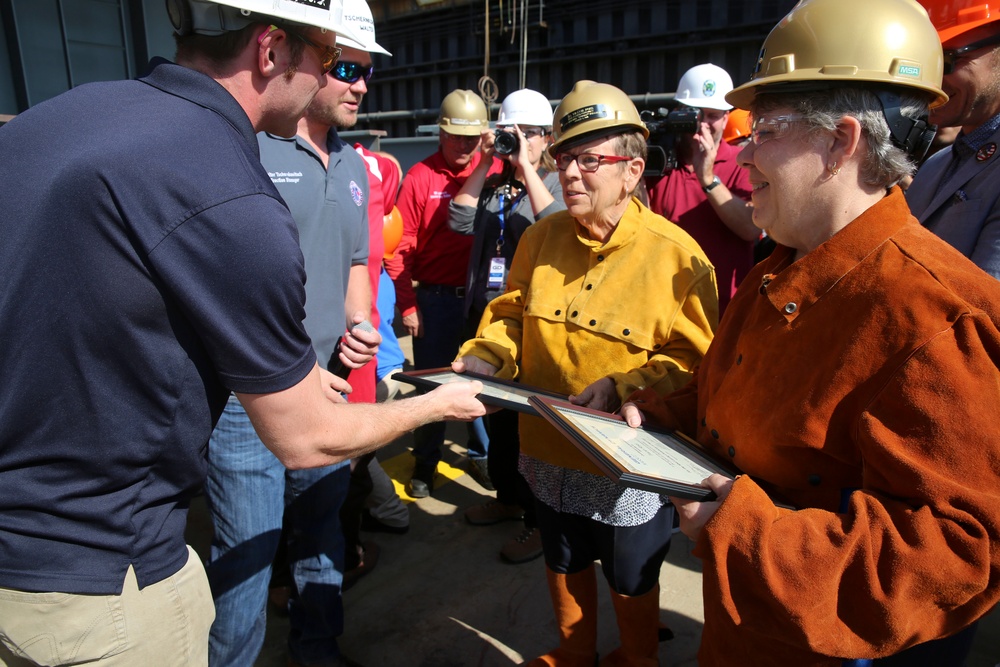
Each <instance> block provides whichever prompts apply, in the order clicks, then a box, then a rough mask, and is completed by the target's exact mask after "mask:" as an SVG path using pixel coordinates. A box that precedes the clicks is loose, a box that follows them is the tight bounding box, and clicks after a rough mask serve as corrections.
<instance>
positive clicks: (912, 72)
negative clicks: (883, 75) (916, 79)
mask: <svg viewBox="0 0 1000 667" xmlns="http://www.w3.org/2000/svg"><path fill="white" fill-rule="evenodd" d="M897 72H898V73H899V74H902V75H905V76H920V68H919V67H915V66H914V65H900V66H899V69H898V70H897Z"/></svg>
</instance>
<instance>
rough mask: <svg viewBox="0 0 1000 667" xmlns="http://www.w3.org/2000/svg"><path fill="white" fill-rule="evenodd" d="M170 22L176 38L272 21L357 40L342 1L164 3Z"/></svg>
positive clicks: (178, 0) (174, 0)
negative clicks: (348, 23) (314, 28)
mask: <svg viewBox="0 0 1000 667" xmlns="http://www.w3.org/2000/svg"><path fill="white" fill-rule="evenodd" d="M167 13H168V14H169V15H170V22H171V23H172V24H173V26H174V30H175V31H176V32H177V34H179V35H186V34H189V33H192V32H195V33H198V34H200V35H221V34H223V33H225V32H229V31H232V30H240V29H242V28H245V27H246V26H248V25H250V24H251V23H269V22H271V21H272V20H274V19H278V20H281V21H288V22H289V23H301V24H302V25H309V26H314V27H316V28H321V29H323V30H329V31H330V32H333V33H336V34H337V36H338V37H340V36H342V37H347V38H350V39H355V40H361V39H362V37H361V35H359V34H358V31H357V30H356V29H354V28H353V27H351V26H348V25H346V24H345V22H344V3H343V0H325V1H324V2H316V3H303V2H300V1H299V0H167Z"/></svg>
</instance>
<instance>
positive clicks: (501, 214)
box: [496, 183, 527, 257]
mask: <svg viewBox="0 0 1000 667" xmlns="http://www.w3.org/2000/svg"><path fill="white" fill-rule="evenodd" d="M510 190H511V187H510V184H509V183H508V184H506V185H504V186H503V187H502V188H500V190H499V191H498V192H497V201H498V202H499V204H500V210H499V211H498V212H497V219H498V220H499V222H500V235H499V236H498V237H497V255H496V256H497V257H500V255H501V249H502V248H503V244H504V243H505V242H506V241H505V240H504V237H503V235H504V230H505V229H506V214H507V213H511V212H513V210H514V209H515V208H517V205H518V204H519V203H520V202H521V199H522V198H523V197H524V195H525V194H527V192H526V191H525V190H523V189H522V190H521V191H520V192H519V193H518V194H517V196H515V197H514V199H513V201H511V202H510V208H509V209H507V210H506V211H505V210H504V209H505V208H506V207H505V206H504V199H505V198H509V197H510Z"/></svg>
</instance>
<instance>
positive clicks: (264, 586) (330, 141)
mask: <svg viewBox="0 0 1000 667" xmlns="http://www.w3.org/2000/svg"><path fill="white" fill-rule="evenodd" d="M344 22H345V24H346V25H347V26H348V27H349V28H351V29H352V30H353V32H354V34H356V35H357V36H358V39H357V40H352V39H349V38H344V37H341V38H340V39H339V40H338V45H339V46H340V48H341V49H342V53H341V56H340V59H339V60H338V61H337V63H336V65H334V67H333V69H331V70H330V72H329V73H328V74H327V75H326V76H327V82H326V85H325V86H324V87H323V88H322V89H321V90H320V91H319V92H318V93H317V94H316V96H315V98H314V99H313V101H312V103H311V104H310V105H309V107H308V108H307V109H306V114H305V116H304V117H303V118H302V119H301V120H300V121H299V123H298V128H297V132H296V134H295V135H294V136H292V137H290V138H286V137H282V136H279V135H275V134H270V133H266V132H265V133H261V134H260V135H258V140H259V142H260V155H261V162H262V163H263V165H264V167H265V169H267V173H268V175H269V176H270V177H271V180H272V181H273V183H274V185H275V187H276V188H277V189H278V192H279V193H280V194H281V197H282V199H284V200H285V202H286V203H287V204H288V207H289V210H290V211H291V213H292V217H293V218H294V219H295V224H296V227H297V228H298V233H299V245H300V246H301V248H302V254H303V257H304V259H305V271H306V276H307V280H306V286H305V290H306V309H305V314H306V318H305V329H306V333H307V334H308V335H309V337H310V339H311V340H312V344H313V348H314V349H315V351H316V356H317V358H318V359H319V360H320V363H327V362H328V361H329V363H330V364H331V368H330V369H331V370H333V366H332V365H333V364H338V363H339V364H341V365H342V366H343V367H346V370H345V371H344V375H347V371H349V370H351V369H355V370H360V369H362V368H363V367H365V366H371V364H369V362H370V361H371V359H372V358H373V356H374V353H375V352H376V351H377V347H378V343H379V342H380V337H379V335H378V333H377V331H376V330H375V327H376V326H377V322H374V323H372V322H371V321H370V320H371V317H372V315H371V313H372V289H371V284H370V280H369V274H368V266H367V264H368V256H369V224H368V216H369V213H368V204H369V199H370V192H369V184H368V173H367V169H366V166H365V163H364V161H363V160H362V159H361V156H359V155H358V154H357V153H356V152H355V151H354V150H353V148H352V146H351V145H350V144H348V143H347V142H345V141H344V140H343V139H341V137H340V135H339V134H338V132H337V128H338V127H342V128H343V127H351V126H353V125H354V124H355V122H356V121H357V114H358V105H359V104H360V103H361V99H362V97H363V96H364V94H365V93H366V92H367V88H366V84H367V82H368V80H369V78H370V77H371V76H372V72H373V67H372V58H371V54H372V53H382V54H388V51H386V50H385V49H383V48H382V47H381V46H379V45H378V43H377V42H376V41H375V31H374V25H373V22H372V18H371V10H370V9H369V8H368V5H367V3H366V2H365V1H364V0H345V3H344ZM379 221H380V222H381V214H379ZM379 255H380V256H381V253H379ZM363 322H368V323H369V324H372V326H371V327H368V326H358V325H359V324H361V323H363ZM338 340H339V341H340V342H339V347H338ZM356 377H357V373H356V372H352V373H351V375H350V376H349V377H348V380H349V381H352V389H353V392H352V394H351V395H352V396H353V395H355V394H366V395H365V396H363V397H362V398H364V399H367V402H369V403H373V402H374V400H375V382H374V376H373V377H372V381H371V382H370V383H368V384H370V386H362V384H363V383H358V386H353V385H354V383H353V380H354V379H355V378H356ZM368 394H370V395H368ZM208 459H209V476H208V484H207V486H206V492H207V494H208V498H209V501H210V502H209V505H210V507H211V508H212V516H213V520H214V523H215V525H216V526H220V525H222V526H225V527H226V529H225V530H224V531H221V534H217V537H216V539H215V540H214V542H213V546H212V558H211V560H210V562H209V564H208V577H209V581H210V582H211V584H212V590H213V592H214V594H215V602H216V615H217V618H216V621H215V624H214V625H213V626H212V634H211V637H210V641H209V663H210V665H211V666H212V667H241V666H242V665H250V664H253V662H254V660H255V659H256V657H257V654H258V653H259V652H260V648H261V646H262V644H263V641H264V631H265V623H264V608H265V606H266V605H265V602H266V600H267V596H268V583H269V580H270V573H271V568H270V567H269V565H270V563H271V561H272V560H273V559H274V557H275V554H276V553H277V552H278V551H279V548H278V547H279V543H280V542H281V541H282V539H283V538H282V525H283V523H284V526H285V536H284V539H285V540H286V543H287V562H286V561H285V560H283V559H282V560H279V562H278V563H277V564H276V567H278V568H288V570H290V573H291V579H292V580H293V582H294V587H293V590H294V591H295V592H296V594H295V595H293V596H292V597H291V599H290V600H289V602H288V613H289V623H290V629H289V638H288V651H289V662H290V664H293V665H335V664H350V663H349V662H348V661H346V659H345V658H343V657H342V656H341V654H340V650H339V646H338V643H337V639H338V637H339V636H340V635H341V633H342V632H343V628H344V609H343V601H342V598H341V591H342V589H343V586H344V573H345V539H344V537H345V536H344V530H343V526H342V525H341V522H340V511H341V507H342V505H343V503H344V499H345V497H346V496H347V491H348V488H349V485H350V480H351V467H350V461H349V460H346V459H345V460H344V461H341V462H339V463H335V464H333V465H330V466H325V467H321V468H309V469H305V470H285V468H284V466H283V465H282V464H281V461H279V460H278V458H277V457H275V456H274V455H273V454H271V453H270V452H269V451H267V448H266V447H265V445H264V443H262V442H261V440H260V438H259V437H258V436H257V433H256V432H255V431H254V428H253V424H252V423H251V422H250V419H249V418H248V416H247V412H246V411H245V410H244V409H243V406H242V405H241V404H240V402H239V401H238V400H236V399H235V398H231V399H230V401H229V403H228V405H227V406H226V409H225V411H224V413H223V416H222V418H221V419H220V421H219V424H218V426H217V427H216V429H215V432H214V433H213V435H212V440H211V442H210V444H209V456H208ZM283 515H284V516H283ZM359 518H360V515H359ZM217 533H219V531H217ZM236 555H239V557H238V558H237V557H235V556H236ZM352 555H353V556H355V558H354V559H353V560H354V562H352V563H351V564H350V565H351V566H352V567H353V566H354V565H356V564H357V563H356V562H357V560H358V559H357V556H356V554H352ZM368 556H369V558H371V557H372V556H373V554H369V555H368ZM276 577H277V578H279V579H284V578H287V577H286V573H285V572H280V571H279V572H276Z"/></svg>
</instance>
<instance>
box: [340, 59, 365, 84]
mask: <svg viewBox="0 0 1000 667" xmlns="http://www.w3.org/2000/svg"><path fill="white" fill-rule="evenodd" d="M374 73H375V66H374V65H362V64H361V63H352V62H347V61H344V60H338V61H337V64H336V65H335V66H334V67H333V69H332V70H330V76H332V77H333V78H334V79H336V80H337V81H342V82H344V83H357V82H358V81H359V80H360V79H364V80H365V83H368V82H369V81H371V78H372V74H374Z"/></svg>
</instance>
